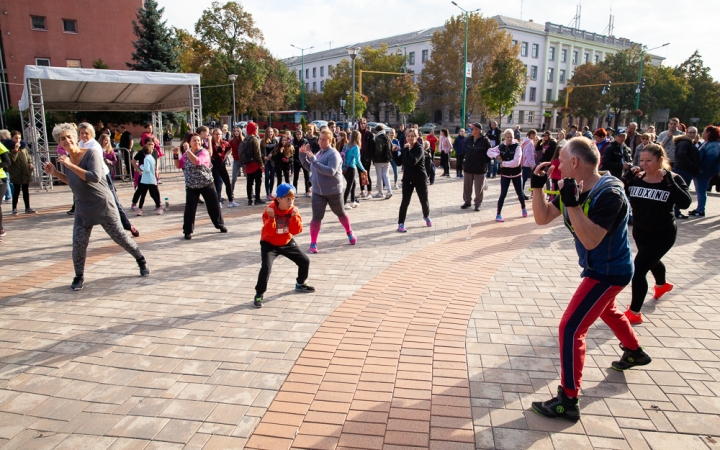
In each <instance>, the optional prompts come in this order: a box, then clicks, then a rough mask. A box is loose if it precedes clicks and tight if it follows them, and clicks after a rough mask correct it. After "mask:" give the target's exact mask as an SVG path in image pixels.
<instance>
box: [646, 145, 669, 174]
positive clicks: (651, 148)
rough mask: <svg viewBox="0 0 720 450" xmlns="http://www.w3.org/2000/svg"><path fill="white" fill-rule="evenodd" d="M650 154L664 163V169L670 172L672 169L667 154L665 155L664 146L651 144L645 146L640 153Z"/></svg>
mask: <svg viewBox="0 0 720 450" xmlns="http://www.w3.org/2000/svg"><path fill="white" fill-rule="evenodd" d="M645 152H648V153H650V154H651V155H653V156H654V157H655V158H657V160H658V161H661V162H662V168H663V169H665V170H667V171H668V172H670V170H671V169H672V167H670V161H669V160H668V157H667V153H665V149H664V148H663V146H662V145H659V144H653V143H650V144H648V145H644V146H643V148H642V150H640V153H645Z"/></svg>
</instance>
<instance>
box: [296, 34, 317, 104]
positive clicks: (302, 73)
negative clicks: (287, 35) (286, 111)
mask: <svg viewBox="0 0 720 450" xmlns="http://www.w3.org/2000/svg"><path fill="white" fill-rule="evenodd" d="M290 47H295V48H296V49H298V50H300V55H301V58H302V59H301V61H302V62H301V66H300V84H301V85H302V86H301V88H302V100H300V101H301V103H302V106H300V109H301V110H302V111H305V50H310V49H313V48H315V47H314V46H313V47H306V48H300V47H298V46H297V45H294V44H290Z"/></svg>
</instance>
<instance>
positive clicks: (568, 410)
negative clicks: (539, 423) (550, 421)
mask: <svg viewBox="0 0 720 450" xmlns="http://www.w3.org/2000/svg"><path fill="white" fill-rule="evenodd" d="M532 410H533V411H534V412H536V413H538V414H540V415H543V416H545V417H552V418H557V419H565V420H570V421H572V422H577V421H578V420H580V402H579V400H578V399H577V398H570V397H568V396H567V395H565V391H564V390H563V388H562V386H558V395H557V397H555V398H551V399H550V400H548V401H546V402H533V403H532Z"/></svg>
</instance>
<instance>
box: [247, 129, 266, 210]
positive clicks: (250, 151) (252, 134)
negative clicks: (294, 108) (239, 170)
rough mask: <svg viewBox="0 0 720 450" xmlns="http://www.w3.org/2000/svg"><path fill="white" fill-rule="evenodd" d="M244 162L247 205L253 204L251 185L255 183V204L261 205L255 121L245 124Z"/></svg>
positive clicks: (257, 140)
mask: <svg viewBox="0 0 720 450" xmlns="http://www.w3.org/2000/svg"><path fill="white" fill-rule="evenodd" d="M242 157H243V162H244V163H245V177H246V178H247V197H248V206H252V205H253V185H255V204H256V205H262V204H264V203H265V200H263V199H262V198H260V185H261V184H262V174H263V164H264V162H263V158H262V153H261V152H260V138H259V137H258V135H257V125H256V124H255V122H250V123H249V124H247V137H246V138H245V141H244V145H243V152H242Z"/></svg>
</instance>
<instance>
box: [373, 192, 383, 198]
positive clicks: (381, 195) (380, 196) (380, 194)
mask: <svg viewBox="0 0 720 450" xmlns="http://www.w3.org/2000/svg"><path fill="white" fill-rule="evenodd" d="M372 197H373V198H383V197H385V196H384V195H383V194H382V192H378V193H377V194H375V195H373V196H372Z"/></svg>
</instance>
